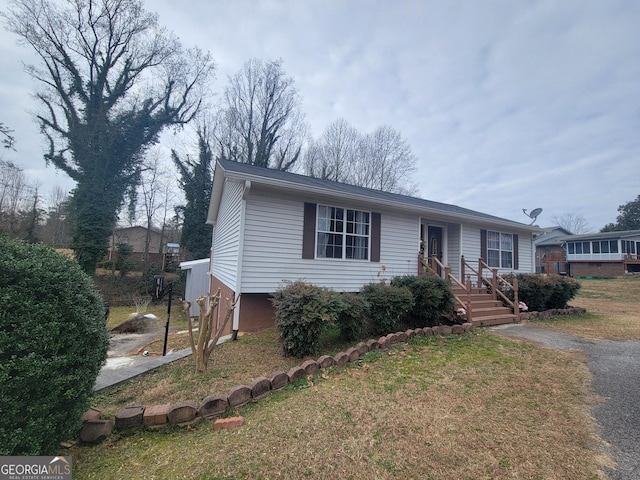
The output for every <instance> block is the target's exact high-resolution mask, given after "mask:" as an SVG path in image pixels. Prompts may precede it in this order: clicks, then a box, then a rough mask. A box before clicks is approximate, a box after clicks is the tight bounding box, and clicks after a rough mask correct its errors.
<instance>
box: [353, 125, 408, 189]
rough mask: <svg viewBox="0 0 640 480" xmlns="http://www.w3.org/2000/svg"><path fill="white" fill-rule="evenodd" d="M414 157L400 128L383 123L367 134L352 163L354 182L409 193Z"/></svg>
mask: <svg viewBox="0 0 640 480" xmlns="http://www.w3.org/2000/svg"><path fill="white" fill-rule="evenodd" d="M415 163H416V158H415V156H414V155H413V153H412V152H411V147H410V146H409V143H408V142H407V141H406V140H405V139H404V138H403V137H402V135H401V134H400V132H398V131H397V130H395V129H393V128H391V127H390V126H388V125H383V126H380V127H378V128H376V129H375V130H374V132H373V133H370V134H367V135H366V136H365V137H364V139H363V141H362V146H361V149H360V155H359V157H358V160H357V162H356V165H355V169H354V171H355V183H356V185H360V186H362V187H368V188H373V189H375V190H382V191H385V192H394V193H403V194H412V193H414V192H415V190H416V186H415V184H413V183H412V182H411V178H412V176H413V174H414V173H415V171H416V167H415Z"/></svg>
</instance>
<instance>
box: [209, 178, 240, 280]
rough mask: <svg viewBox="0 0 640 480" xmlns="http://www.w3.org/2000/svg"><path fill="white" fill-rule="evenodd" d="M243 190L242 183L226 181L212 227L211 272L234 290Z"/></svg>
mask: <svg viewBox="0 0 640 480" xmlns="http://www.w3.org/2000/svg"><path fill="white" fill-rule="evenodd" d="M243 192H244V183H237V182H229V181H228V182H227V184H226V185H225V189H224V192H223V195H222V200H221V202H220V212H219V214H218V220H217V222H216V225H215V226H214V229H213V259H212V262H211V272H212V274H213V275H214V276H215V277H216V278H217V279H218V280H220V281H221V282H222V283H224V284H225V285H227V286H228V287H229V288H231V289H233V290H236V280H237V279H236V276H237V266H238V255H239V245H240V219H241V213H242V194H243Z"/></svg>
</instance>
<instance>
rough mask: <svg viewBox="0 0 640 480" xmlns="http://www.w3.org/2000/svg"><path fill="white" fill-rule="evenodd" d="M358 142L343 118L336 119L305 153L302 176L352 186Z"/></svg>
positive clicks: (353, 130) (360, 140) (360, 138)
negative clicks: (303, 173) (306, 175)
mask: <svg viewBox="0 0 640 480" xmlns="http://www.w3.org/2000/svg"><path fill="white" fill-rule="evenodd" d="M361 142H362V136H361V135H360V133H359V132H358V131H357V130H356V129H355V128H353V127H352V126H351V125H349V123H347V121H346V120H345V119H344V118H339V119H338V120H336V121H335V122H333V123H332V124H331V125H329V126H328V127H327V129H326V130H325V131H324V133H323V134H322V137H321V138H320V140H319V141H318V142H316V143H313V144H312V146H310V147H309V149H308V150H307V152H306V154H305V171H306V173H307V174H308V175H310V176H312V177H316V178H322V179H325V180H333V181H336V182H346V183H352V182H353V180H352V179H353V177H354V171H353V169H354V168H355V167H356V162H357V159H358V156H359V155H360V148H361Z"/></svg>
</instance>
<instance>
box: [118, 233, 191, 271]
mask: <svg viewBox="0 0 640 480" xmlns="http://www.w3.org/2000/svg"><path fill="white" fill-rule="evenodd" d="M176 233H177V232H175V231H173V230H169V229H167V230H165V231H162V230H160V229H156V228H152V229H148V228H147V227H142V226H139V225H138V226H133V227H117V228H115V229H114V230H113V234H112V235H111V236H110V237H109V249H108V255H107V260H115V259H116V256H117V254H118V245H119V244H125V243H126V244H128V245H130V246H131V248H132V252H131V257H130V258H129V259H128V261H130V262H133V263H134V264H135V265H136V268H138V269H142V268H144V266H145V264H147V263H155V264H157V265H158V266H159V267H160V268H161V269H162V270H164V269H165V267H167V266H169V265H172V266H173V267H174V269H175V268H176V267H177V266H178V263H179V262H180V259H181V257H182V253H181V252H180V245H179V244H177V243H167V242H171V238H172V237H175V236H176ZM147 234H148V241H149V249H148V254H146V255H145V253H144V252H145V245H146V243H147ZM163 252H164V253H163Z"/></svg>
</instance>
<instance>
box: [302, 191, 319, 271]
mask: <svg viewBox="0 0 640 480" xmlns="http://www.w3.org/2000/svg"><path fill="white" fill-rule="evenodd" d="M315 249H316V204H315V203H307V202H305V204H304V224H303V227H302V258H304V259H314V258H315V256H316V255H315Z"/></svg>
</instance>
